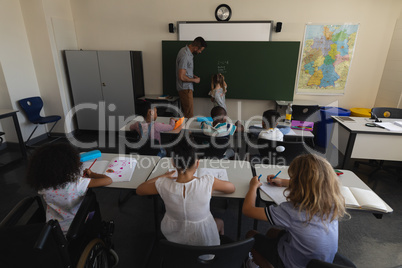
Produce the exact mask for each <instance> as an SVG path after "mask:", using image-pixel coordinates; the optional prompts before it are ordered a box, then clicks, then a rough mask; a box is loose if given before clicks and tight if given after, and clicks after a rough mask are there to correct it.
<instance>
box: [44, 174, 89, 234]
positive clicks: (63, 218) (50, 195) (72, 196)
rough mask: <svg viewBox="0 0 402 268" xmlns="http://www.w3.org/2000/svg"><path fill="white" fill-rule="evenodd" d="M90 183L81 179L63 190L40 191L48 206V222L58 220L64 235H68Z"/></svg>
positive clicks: (87, 179)
mask: <svg viewBox="0 0 402 268" xmlns="http://www.w3.org/2000/svg"><path fill="white" fill-rule="evenodd" d="M90 181H91V179H89V178H83V177H80V178H79V179H77V180H76V181H75V182H69V183H67V184H66V185H65V186H64V187H63V188H59V189H53V188H48V189H43V190H40V191H39V192H38V193H39V194H41V195H42V196H43V199H44V200H45V202H46V204H47V208H46V221H49V220H57V221H58V222H59V223H60V227H61V230H62V231H63V233H64V234H67V231H68V229H69V228H70V225H71V222H72V221H73V219H74V217H75V214H77V211H78V209H79V208H80V206H81V203H82V200H83V199H84V197H85V194H86V192H87V189H88V184H89V182H90Z"/></svg>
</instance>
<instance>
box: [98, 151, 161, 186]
mask: <svg viewBox="0 0 402 268" xmlns="http://www.w3.org/2000/svg"><path fill="white" fill-rule="evenodd" d="M116 156H119V154H106V153H105V154H104V153H102V156H101V157H100V158H98V160H111V159H112V158H113V157H116ZM120 156H125V157H131V158H133V159H136V160H137V165H136V166H135V170H134V173H133V176H132V177H131V180H130V181H123V182H113V183H112V184H110V185H108V186H106V187H110V188H125V189H137V187H138V186H139V185H140V184H141V183H143V182H144V181H146V180H147V179H148V177H149V174H151V172H152V170H153V169H154V167H155V166H156V165H157V163H158V162H159V159H160V157H159V156H149V155H120ZM91 161H93V160H90V162H91Z"/></svg>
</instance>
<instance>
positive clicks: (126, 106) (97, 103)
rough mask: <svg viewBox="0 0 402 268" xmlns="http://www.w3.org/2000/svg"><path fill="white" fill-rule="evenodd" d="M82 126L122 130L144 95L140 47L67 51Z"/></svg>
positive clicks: (76, 107)
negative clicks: (121, 49) (134, 48)
mask: <svg viewBox="0 0 402 268" xmlns="http://www.w3.org/2000/svg"><path fill="white" fill-rule="evenodd" d="M65 56H66V62H67V69H68V75H69V80H70V87H71V93H72V98H73V101H74V106H75V109H76V119H77V124H78V128H79V129H82V130H118V129H119V128H120V126H119V125H118V124H119V121H120V122H121V121H124V120H125V119H126V118H127V117H129V116H133V115H134V114H135V106H134V103H135V99H137V98H139V97H142V96H144V79H143V69H142V53H141V52H140V51H82V50H67V51H65Z"/></svg>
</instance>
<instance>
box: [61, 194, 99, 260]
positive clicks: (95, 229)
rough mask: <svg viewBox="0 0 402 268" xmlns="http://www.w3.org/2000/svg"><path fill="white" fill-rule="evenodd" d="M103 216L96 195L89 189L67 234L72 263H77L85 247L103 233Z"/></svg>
mask: <svg viewBox="0 0 402 268" xmlns="http://www.w3.org/2000/svg"><path fill="white" fill-rule="evenodd" d="M102 227H103V225H102V216H101V212H100V209H99V203H98V201H97V199H96V195H95V193H94V192H93V191H92V190H91V189H88V191H87V193H86V195H85V198H84V200H83V201H82V203H81V205H80V208H79V209H78V211H77V214H75V217H74V220H73V221H72V223H71V225H70V228H69V229H68V232H67V234H66V238H67V241H68V243H69V244H68V250H69V254H70V256H71V260H72V263H77V262H78V259H79V257H80V255H81V253H82V251H83V250H84V248H85V246H86V245H87V244H88V243H89V242H90V241H91V240H93V239H94V238H97V237H99V234H100V233H101V232H102Z"/></svg>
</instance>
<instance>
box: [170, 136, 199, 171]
mask: <svg viewBox="0 0 402 268" xmlns="http://www.w3.org/2000/svg"><path fill="white" fill-rule="evenodd" d="M187 138H188V139H190V143H192V144H195V142H194V141H193V140H192V139H191V138H190V137H187ZM190 143H189V142H188V141H187V139H186V138H183V139H182V140H181V141H180V142H179V143H178V144H177V145H176V146H175V147H174V148H173V164H174V166H175V168H177V170H179V171H181V172H185V171H186V170H187V169H188V168H190V167H192V166H193V165H194V164H195V161H196V160H197V155H196V150H195V149H194V147H193V146H191V144H190Z"/></svg>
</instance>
